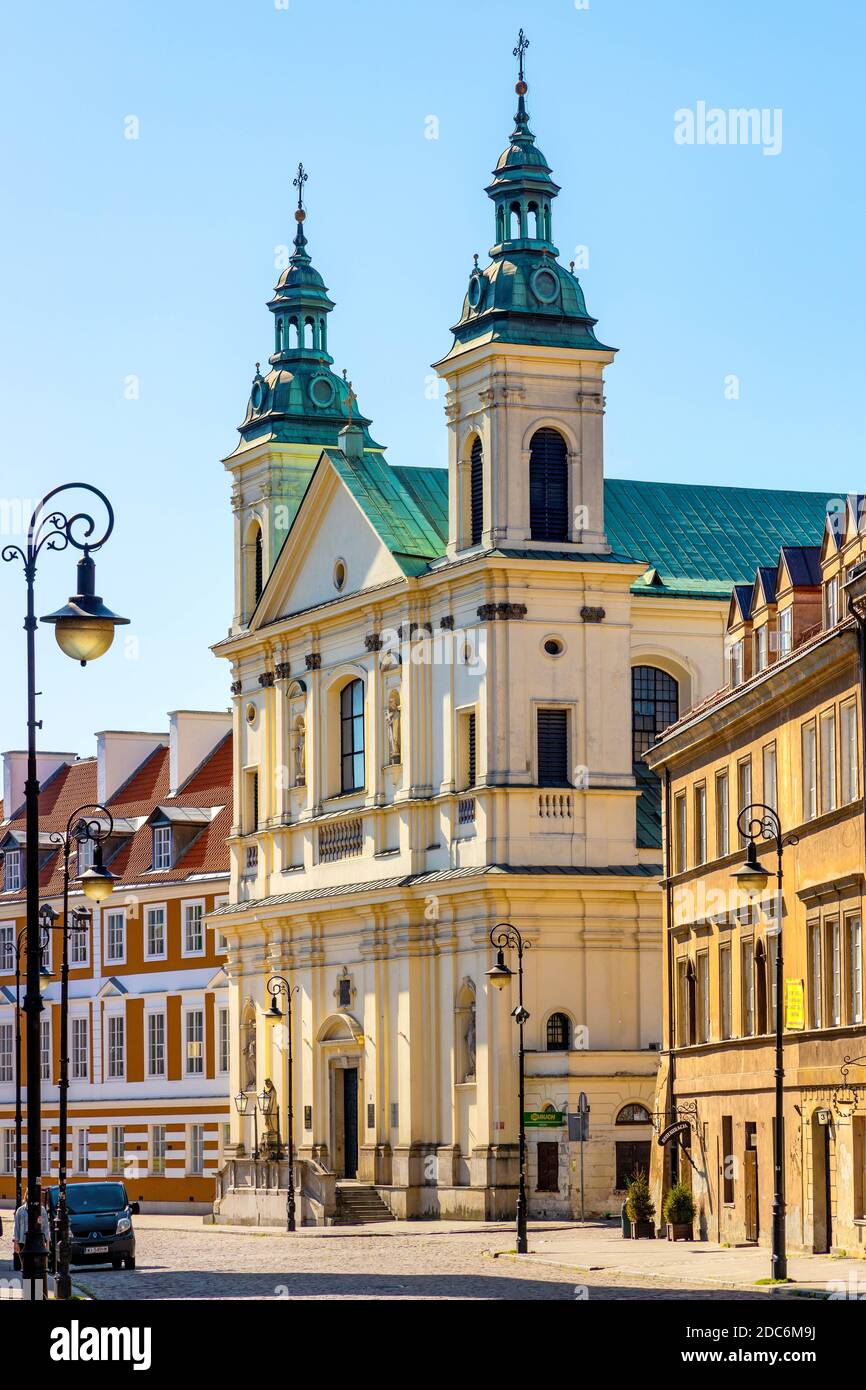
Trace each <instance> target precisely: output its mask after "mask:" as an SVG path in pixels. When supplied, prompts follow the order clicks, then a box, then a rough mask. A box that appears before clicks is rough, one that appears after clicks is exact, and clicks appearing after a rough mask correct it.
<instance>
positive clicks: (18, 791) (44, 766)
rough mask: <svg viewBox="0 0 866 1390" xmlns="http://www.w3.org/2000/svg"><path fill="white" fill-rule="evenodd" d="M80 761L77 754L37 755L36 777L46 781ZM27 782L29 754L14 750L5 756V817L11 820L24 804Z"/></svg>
mask: <svg viewBox="0 0 866 1390" xmlns="http://www.w3.org/2000/svg"><path fill="white" fill-rule="evenodd" d="M77 761H78V754H77V753H37V754H36V776H37V778H38V779H39V781H40V782H44V781H46V779H47V778H49V777H50V776H51V774H52V773H53V772H56V771H57V769H58V768H59V767H63V765H64V763H75V762H77ZM26 780H27V753H26V752H23V753H22V752H19V751H18V750H14V751H13V752H11V753H4V754H3V815H4V818H5V819H6V820H9V819H11V817H12V816H14V814H15V812H16V811H18V810H20V809H21V807H22V806H23V804H24V783H25V782H26Z"/></svg>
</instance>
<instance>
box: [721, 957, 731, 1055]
mask: <svg viewBox="0 0 866 1390" xmlns="http://www.w3.org/2000/svg"><path fill="white" fill-rule="evenodd" d="M719 994H720V999H719V1006H720V1007H719V1015H720V1019H721V1026H722V1037H723V1038H730V1037H731V1033H732V1026H733V1012H732V1000H733V991H732V987H731V947H730V943H728V942H726V943H725V944H724V945H722V946H720V947H719Z"/></svg>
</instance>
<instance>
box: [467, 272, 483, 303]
mask: <svg viewBox="0 0 866 1390" xmlns="http://www.w3.org/2000/svg"><path fill="white" fill-rule="evenodd" d="M483 293H484V280H483V278H482V277H481V276H480V275H473V276H471V277H470V280H469V304H470V306H471V307H472V308H473V309H477V308H478V305H479V304H480V303H481V296H482V295H483Z"/></svg>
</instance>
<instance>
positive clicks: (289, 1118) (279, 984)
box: [268, 975, 298, 1231]
mask: <svg viewBox="0 0 866 1390" xmlns="http://www.w3.org/2000/svg"><path fill="white" fill-rule="evenodd" d="M297 992H298V986H297V985H290V984H289V982H288V980H286V979H285V978H284V977H283V976H282V975H272V976H271V978H270V979H269V980H268V993H269V994H270V996H271V1007H270V1008H269V1009H268V1017H269V1018H282V1016H283V1015H282V1012H281V1010H280V1006H279V1004H278V1003H277V998H278V996H279V995H281V994H283V995H285V998H286V1059H287V1063H288V1079H287V1089H286V1124H287V1142H288V1150H289V1177H288V1189H289V1190H288V1195H287V1196H286V1230H287V1231H293V1230H294V1229H295V1109H294V1103H293V1060H292V995H293V994H297ZM279 1116H280V1112H279V1107H278V1108H277V1134H278V1135H279V1129H280V1119H279Z"/></svg>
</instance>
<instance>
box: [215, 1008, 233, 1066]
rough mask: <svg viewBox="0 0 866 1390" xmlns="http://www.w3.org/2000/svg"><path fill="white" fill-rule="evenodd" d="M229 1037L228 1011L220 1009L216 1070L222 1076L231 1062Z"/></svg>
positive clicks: (218, 1014) (218, 1015)
mask: <svg viewBox="0 0 866 1390" xmlns="http://www.w3.org/2000/svg"><path fill="white" fill-rule="evenodd" d="M230 1037H231V1030H230V1025H229V1011H228V1009H220V1010H219V1012H218V1013H217V1071H218V1072H219V1073H220V1074H221V1075H223V1076H225V1074H226V1073H227V1072H228V1069H229V1065H230V1063H231V1053H230V1051H229V1045H230V1044H229V1039H230Z"/></svg>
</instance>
